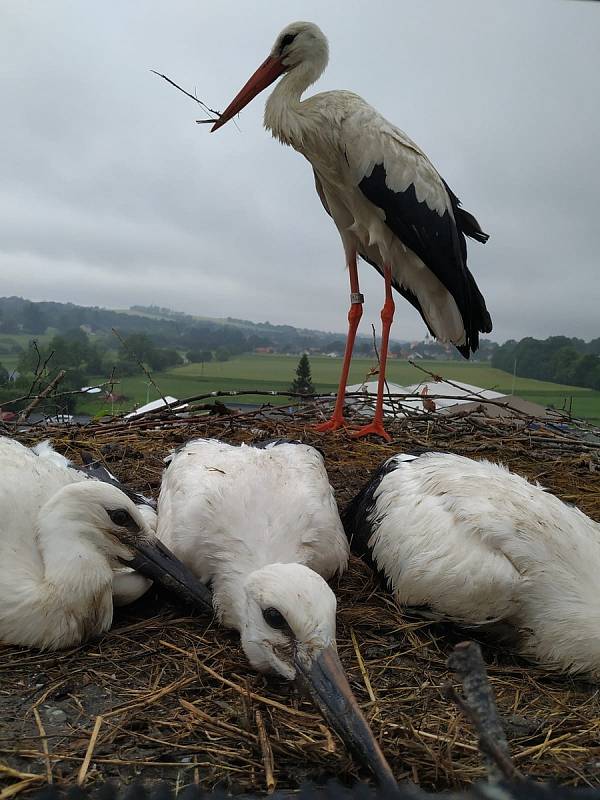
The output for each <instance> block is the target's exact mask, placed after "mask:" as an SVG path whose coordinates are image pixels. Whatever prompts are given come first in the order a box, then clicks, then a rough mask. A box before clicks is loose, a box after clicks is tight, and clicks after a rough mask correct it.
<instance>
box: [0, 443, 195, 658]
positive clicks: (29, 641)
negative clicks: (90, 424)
mask: <svg viewBox="0 0 600 800" xmlns="http://www.w3.org/2000/svg"><path fill="white" fill-rule="evenodd" d="M61 458H62V456H60V455H59V454H57V453H55V452H54V451H51V448H50V447H49V446H48V445H44V446H42V447H40V448H39V455H38V453H36V452H34V451H32V450H30V449H28V448H27V447H24V446H23V445H22V444H19V443H18V442H16V441H14V440H12V439H9V438H6V437H0V474H1V475H2V481H1V482H0V640H2V641H4V642H7V643H10V644H18V645H26V646H35V647H40V648H47V649H56V648H61V647H68V646H70V645H74V644H79V643H80V642H82V641H84V640H85V639H87V638H89V637H90V636H95V635H98V634H100V633H103V632H104V631H106V630H108V628H109V627H110V625H111V622H112V613H113V592H114V593H115V594H117V596H120V599H121V601H124V600H126V599H127V598H128V597H129V598H130V599H135V598H136V597H137V596H139V595H140V594H142V593H143V591H145V589H146V588H147V585H148V584H147V582H146V581H145V580H144V579H142V578H140V576H139V575H138V574H137V573H129V574H123V573H120V572H118V571H116V570H118V568H119V567H120V566H121V565H122V564H127V563H129V564H133V563H135V566H136V569H139V570H140V571H141V572H143V573H145V574H146V575H148V576H149V577H151V578H152V579H155V580H159V581H161V582H163V583H164V584H165V585H166V586H167V587H168V588H170V589H172V590H173V591H175V592H179V593H180V594H182V595H183V596H184V597H186V599H191V600H193V601H195V602H197V603H198V604H200V605H204V607H210V593H209V592H208V590H207V589H206V588H205V587H204V586H202V584H201V583H200V582H199V581H198V580H197V579H196V578H194V576H193V575H192V574H191V573H190V572H189V570H187V569H186V568H185V567H184V566H183V564H181V562H179V561H178V560H177V559H176V558H175V557H174V556H173V554H172V553H170V552H169V551H168V549H167V548H166V547H164V545H162V544H161V543H160V542H159V541H158V539H157V538H156V535H155V534H154V532H153V530H152V527H151V525H149V523H148V518H149V512H148V511H144V512H142V511H140V508H139V507H138V506H136V504H135V503H134V502H133V501H132V500H131V499H130V498H129V497H127V495H126V494H125V493H124V492H123V491H121V490H120V489H119V488H118V487H117V486H114V485H111V484H109V483H105V482H102V481H99V480H95V479H93V478H90V477H88V476H87V475H86V474H85V472H83V471H81V470H79V469H75V468H73V467H72V466H70V464H69V462H68V461H67V460H66V459H63V462H64V463H63V462H61ZM134 558H135V561H134V560H133V559H134Z"/></svg>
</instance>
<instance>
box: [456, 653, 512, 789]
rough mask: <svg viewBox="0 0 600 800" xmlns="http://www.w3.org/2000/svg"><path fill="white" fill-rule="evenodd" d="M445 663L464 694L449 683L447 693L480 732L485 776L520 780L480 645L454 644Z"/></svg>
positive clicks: (491, 778)
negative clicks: (458, 681) (460, 685)
mask: <svg viewBox="0 0 600 800" xmlns="http://www.w3.org/2000/svg"><path fill="white" fill-rule="evenodd" d="M448 666H449V667H450V669H451V670H452V671H453V672H454V673H455V675H456V677H457V678H458V679H459V680H460V682H461V683H462V686H463V691H464V693H465V696H464V697H461V696H460V695H459V694H458V692H457V691H456V690H455V689H454V687H452V686H450V687H448V689H447V694H448V696H449V697H450V698H451V699H452V700H453V701H454V702H455V703H456V705H457V706H458V707H459V709H460V710H461V711H462V713H463V714H464V715H465V716H466V717H467V719H469V721H470V722H471V723H472V724H473V727H474V728H475V730H476V732H477V734H478V736H479V749H480V750H481V752H482V753H483V754H484V756H485V761H486V767H487V772H488V780H489V781H490V782H492V783H497V782H498V781H500V780H509V781H515V780H523V779H524V778H523V775H522V774H521V773H520V772H519V770H518V769H517V768H516V767H515V765H514V764H513V762H512V759H511V757H510V754H509V749H508V742H507V740H506V735H505V733H504V728H503V727H502V723H501V721H500V716H499V714H498V709H497V707H496V701H495V699H494V692H493V690H492V687H491V686H490V683H489V681H488V677H487V672H486V669H485V663H484V661H483V656H482V655H481V649H480V648H479V645H477V644H475V642H461V643H460V644H457V645H456V647H455V648H454V650H453V652H452V653H451V655H450V657H449V658H448Z"/></svg>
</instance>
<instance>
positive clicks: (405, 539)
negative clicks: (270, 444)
mask: <svg viewBox="0 0 600 800" xmlns="http://www.w3.org/2000/svg"><path fill="white" fill-rule="evenodd" d="M344 525H345V528H346V532H347V535H348V537H349V538H350V539H351V546H352V550H353V551H354V552H355V553H356V554H357V555H360V556H362V557H363V558H364V559H365V560H367V561H368V562H369V563H370V564H371V565H372V566H373V567H374V568H375V569H376V570H377V571H378V572H379V574H380V575H381V577H382V578H383V580H384V581H385V583H386V584H387V585H388V586H389V588H390V589H391V591H392V592H393V593H394V595H395V597H396V599H397V600H398V602H399V603H401V604H402V605H405V606H409V607H411V606H412V607H423V606H425V607H427V608H428V609H430V610H431V612H432V613H433V615H434V616H439V617H444V618H448V619H453V620H455V621H457V622H459V623H462V624H466V625H469V626H493V625H495V624H498V623H502V626H501V627H502V629H503V633H505V632H506V630H507V628H508V629H509V630H510V629H512V631H513V633H514V635H515V638H516V639H517V642H518V646H519V648H520V650H521V652H522V653H523V654H524V655H526V656H528V657H530V658H533V659H535V660H537V661H539V662H540V663H542V664H544V665H545V666H548V667H550V668H554V669H558V670H561V671H564V672H570V673H577V672H585V673H589V674H591V675H592V676H593V677H594V678H595V679H600V626H599V624H598V620H599V618H600V592H599V591H598V575H599V574H600V524H599V523H597V522H594V521H593V520H592V519H590V518H589V517H587V516H586V515H585V514H584V513H582V512H581V511H579V510H578V509H577V508H575V507H574V506H569V505H567V504H565V503H563V502H562V501H561V500H559V499H558V498H556V497H554V496H553V495H551V494H549V493H547V492H546V491H544V489H543V488H542V487H540V486H539V485H538V484H532V483H530V482H529V481H527V480H525V479H524V478H522V477H520V476H519V475H515V474H514V473H512V472H509V470H507V469H506V468H505V467H502V466H500V465H498V464H493V463H490V462H488V461H474V460H472V459H470V458H465V457H463V456H458V455H454V454H450V453H424V454H422V455H420V456H418V457H416V456H414V455H408V454H407V455H404V454H401V455H398V456H394V457H393V458H391V459H389V460H388V461H386V462H385V463H384V464H383V466H382V467H381V468H380V469H379V470H378V471H377V472H376V474H375V475H374V476H373V477H372V479H371V480H370V482H369V483H368V484H367V485H366V486H365V487H364V489H363V490H362V491H361V492H360V493H359V494H358V495H357V496H356V497H355V498H354V500H353V501H352V502H351V503H350V505H349V506H348V508H347V510H346V511H345V512H344ZM492 630H493V627H492Z"/></svg>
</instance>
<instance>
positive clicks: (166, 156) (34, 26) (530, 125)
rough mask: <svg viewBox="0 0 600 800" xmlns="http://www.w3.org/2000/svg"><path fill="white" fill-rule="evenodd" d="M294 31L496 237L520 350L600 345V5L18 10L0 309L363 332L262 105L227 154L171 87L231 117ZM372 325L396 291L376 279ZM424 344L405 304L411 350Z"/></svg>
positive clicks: (2, 34)
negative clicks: (131, 311)
mask: <svg viewBox="0 0 600 800" xmlns="http://www.w3.org/2000/svg"><path fill="white" fill-rule="evenodd" d="M294 18H305V19H313V20H314V21H315V22H317V23H318V24H319V25H321V27H322V28H323V30H324V31H325V32H326V33H327V35H328V36H329V38H330V44H331V63H330V66H329V68H328V70H327V72H326V73H325V75H324V77H323V78H322V79H321V81H320V82H319V84H318V86H317V87H316V90H317V91H318V90H322V89H324V88H351V89H353V90H354V91H356V92H358V93H359V94H362V95H363V96H364V97H365V98H366V99H368V101H369V102H371V103H372V104H373V105H375V106H376V107H377V108H379V110H380V111H381V112H382V113H384V114H385V115H386V116H387V117H388V118H389V119H390V120H391V121H392V122H394V123H396V124H397V125H399V126H400V127H401V128H403V129H404V130H406V131H407V133H408V134H409V135H410V136H411V137H412V138H413V139H415V140H416V141H417V142H418V143H419V144H420V146H421V147H423V149H424V150H425V151H426V152H427V153H428V154H429V156H430V157H431V159H432V161H433V162H434V164H435V165H436V167H437V168H438V169H439V170H440V172H441V174H442V175H444V177H445V179H446V180H447V181H448V183H449V184H450V185H451V186H452V188H453V189H454V191H455V192H456V193H457V194H458V195H459V197H461V199H462V200H463V203H464V205H465V207H466V208H467V209H469V210H470V211H472V212H474V213H475V214H476V215H477V217H478V218H479V219H480V220H481V222H482V224H483V225H484V228H485V229H486V230H488V231H489V233H490V234H491V238H490V241H489V243H488V244H487V245H486V246H485V247H481V246H479V245H477V244H476V243H473V244H472V245H471V247H470V254H469V263H470V267H471V270H472V271H473V273H474V274H475V275H476V277H477V280H478V282H479V284H480V286H481V288H482V290H483V292H484V294H485V296H486V299H487V302H488V307H489V308H490V310H491V312H492V316H493V318H494V334H493V335H494V336H495V337H496V338H497V339H498V340H503V339H505V338H520V337H522V336H525V335H531V336H540V337H541V336H547V335H550V334H558V333H565V334H568V335H578V336H582V337H584V338H591V337H593V336H597V335H598V322H597V320H598V311H597V300H598V297H600V278H599V277H598V276H599V270H598V252H599V250H600V233H599V226H598V222H597V214H598V189H597V181H598V174H599V168H600V164H599V163H598V155H597V152H598V150H597V141H598V134H599V132H600V109H599V107H598V104H597V102H596V101H595V97H596V76H597V75H598V73H599V72H600V52H599V51H598V48H597V41H598V38H599V35H600V13H599V8H598V6H597V5H595V4H591V3H590V4H587V3H570V2H566V0H564V2H556V3H547V2H546V1H545V0H530V2H529V3H526V4H524V3H522V2H520V0H505V2H503V3H501V4H500V3H497V4H482V3H480V2H477V0H454V1H453V3H452V4H448V3H443V2H442V1H441V0H422V2H421V3H419V4H415V3H410V2H408V0H402V1H401V2H392V0H389V2H387V1H383V0H382V1H381V2H379V3H377V4H373V3H367V2H342V0H334V2H331V3H328V4H327V5H325V4H323V3H318V2H316V0H306V1H305V2H300V1H299V0H292V1H291V2H287V3H276V2H274V1H273V2H266V0H262V2H252V3H250V2H241V3H240V2H236V3H233V2H222V3H218V4H207V3H198V2H187V1H186V0H181V1H180V2H178V3H176V4H164V3H160V2H158V0H145V2H142V1H141V0H132V2H130V3H127V4H121V3H117V2H116V0H109V2H107V3H103V4H96V5H93V6H92V5H89V4H72V3H70V2H67V0H55V2H53V3H52V4H45V5H44V4H35V5H34V4H23V3H19V2H17V0H9V2H7V3H5V4H4V6H3V25H2V28H1V29H0V48H1V49H2V53H3V62H4V63H5V65H7V68H6V69H4V70H3V72H2V75H1V76H0V91H1V92H2V97H3V120H4V121H3V125H2V128H0V147H1V152H2V159H1V161H0V268H1V270H2V286H1V287H0V291H1V293H2V294H21V295H24V296H28V297H32V298H34V299H54V300H70V301H73V302H79V303H83V304H90V305H107V306H111V307H126V306H128V305H131V304H134V303H152V302H156V303H159V304H160V305H169V306H171V307H173V308H177V309H181V310H184V311H189V312H192V313H197V314H203V315H215V316H227V315H231V316H236V317H246V318H251V319H255V320H265V319H269V320H270V321H271V322H273V323H282V322H289V323H291V324H295V325H299V326H303V327H318V328H323V329H327V330H340V331H341V330H344V329H345V317H346V310H347V303H348V287H347V278H346V276H345V274H344V271H343V269H344V263H343V251H342V248H341V244H340V241H339V236H338V234H337V231H336V230H335V227H334V226H333V225H332V223H331V220H330V219H329V218H328V217H327V215H326V214H325V212H324V211H323V209H322V207H321V204H320V202H319V200H318V198H317V196H316V194H315V192H314V185H313V179H312V173H311V170H310V167H309V165H308V164H307V163H306V162H305V160H304V159H303V158H301V157H299V156H298V155H297V154H296V153H294V152H293V151H292V150H290V149H289V148H283V147H281V146H280V145H279V144H278V143H276V142H275V141H273V140H272V139H271V138H270V137H269V136H268V135H267V134H266V133H265V131H264V130H263V129H262V109H263V101H264V98H259V99H257V100H255V101H254V103H253V104H251V105H250V106H249V107H248V108H247V109H246V110H245V111H244V112H243V114H242V115H241V117H240V120H239V122H238V126H239V128H236V127H235V126H234V125H233V124H229V125H228V126H225V127H224V128H223V129H222V130H221V131H219V133H218V134H214V135H211V134H210V133H209V132H208V130H207V128H206V127H205V126H197V125H196V124H195V122H194V120H195V119H196V118H197V117H198V116H199V108H198V107H196V106H195V105H194V104H193V103H192V102H191V101H190V100H187V99H186V98H185V97H184V96H183V95H181V94H179V93H178V92H176V91H175V90H174V89H172V88H171V87H169V86H168V85H167V84H165V83H164V82H163V81H160V79H159V78H157V77H155V76H154V75H152V74H151V73H150V72H149V70H150V69H151V68H156V69H159V70H161V71H164V72H165V73H167V74H168V75H171V76H172V77H173V78H174V79H175V80H177V81H178V82H180V83H181V84H182V85H184V86H185V87H187V88H191V89H193V88H196V90H197V91H198V95H199V96H200V97H201V98H202V99H204V100H205V101H206V102H207V103H209V105H212V106H213V107H217V108H223V107H224V106H225V105H226V104H227V103H228V102H229V100H230V99H231V97H232V96H233V94H234V93H235V92H237V90H238V89H239V88H240V87H241V85H242V84H243V83H244V82H245V80H246V79H247V77H248V76H249V75H250V73H251V72H252V71H253V70H254V69H255V67H256V66H257V65H258V64H259V63H260V62H261V61H262V59H263V58H264V57H265V55H266V53H267V52H268V50H269V49H270V46H271V43H272V40H273V39H274V38H275V35H276V34H277V32H278V31H279V30H280V28H282V27H283V26H284V25H285V24H286V23H287V22H289V21H290V20H292V19H294ZM361 282H362V288H363V291H364V293H365V295H366V297H367V305H366V314H365V317H364V319H363V326H362V329H363V330H364V331H368V324H369V322H371V321H373V322H375V324H376V325H377V326H378V325H379V322H378V309H379V307H380V305H381V301H382V293H383V287H382V285H381V280H380V278H379V276H378V275H377V274H376V273H375V272H374V271H373V270H372V269H371V268H370V267H368V265H363V267H362V268H361ZM423 333H424V326H423V323H422V322H421V321H420V318H419V317H418V315H417V314H416V312H414V310H413V309H412V308H410V307H409V306H408V305H407V304H406V303H402V302H400V303H397V321H396V324H395V328H394V336H395V337H396V338H413V337H416V336H420V335H422V334H423Z"/></svg>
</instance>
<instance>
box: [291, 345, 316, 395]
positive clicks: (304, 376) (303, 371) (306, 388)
mask: <svg viewBox="0 0 600 800" xmlns="http://www.w3.org/2000/svg"><path fill="white" fill-rule="evenodd" d="M314 391H315V387H314V386H313V383H312V377H311V374H310V362H309V360H308V356H307V355H306V353H303V354H302V358H301V359H300V361H299V362H298V366H297V367H296V377H295V378H294V382H293V383H292V385H291V386H290V392H298V393H299V394H314Z"/></svg>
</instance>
